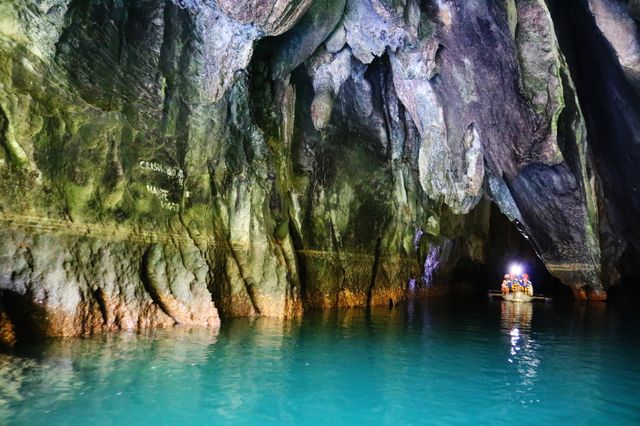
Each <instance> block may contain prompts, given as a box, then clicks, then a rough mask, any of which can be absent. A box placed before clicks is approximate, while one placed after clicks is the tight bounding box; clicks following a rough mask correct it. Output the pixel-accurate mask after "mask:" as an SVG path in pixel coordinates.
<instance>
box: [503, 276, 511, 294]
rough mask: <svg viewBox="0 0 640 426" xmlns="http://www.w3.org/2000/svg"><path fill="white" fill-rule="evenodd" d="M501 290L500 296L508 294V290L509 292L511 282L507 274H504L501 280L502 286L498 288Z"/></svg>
mask: <svg viewBox="0 0 640 426" xmlns="http://www.w3.org/2000/svg"><path fill="white" fill-rule="evenodd" d="M500 288H501V290H502V294H508V293H509V290H511V280H510V279H509V274H504V279H503V280H502V285H501V286H500Z"/></svg>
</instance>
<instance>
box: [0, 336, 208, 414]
mask: <svg viewBox="0 0 640 426" xmlns="http://www.w3.org/2000/svg"><path fill="white" fill-rule="evenodd" d="M216 340H217V331H214V330H203V329H186V328H184V329H183V328H174V329H171V330H155V331H148V332H142V333H139V334H136V333H113V334H105V335H100V336H95V337H90V338H85V339H75V338H66V339H64V338H63V339H51V340H48V341H46V342H43V343H41V344H38V345H35V346H30V347H28V348H26V349H24V350H18V351H17V352H16V353H14V354H3V353H0V424H6V422H7V421H8V420H9V419H13V421H17V420H16V418H15V414H16V413H15V412H14V409H12V408H11V407H15V406H16V404H17V403H20V402H21V401H30V405H31V409H33V410H36V411H39V412H40V413H42V414H48V413H50V412H51V411H53V410H54V409H55V408H56V407H58V406H59V405H60V404H61V403H63V402H65V401H72V400H78V399H83V397H85V396H87V394H88V393H89V391H90V392H94V391H95V390H96V389H98V390H101V391H102V392H101V397H102V398H103V399H102V400H96V399H94V398H86V401H84V403H85V404H87V405H89V406H91V405H94V406H95V407H94V408H95V410H98V411H100V410H101V409H102V408H103V407H102V404H103V403H104V402H105V401H104V400H106V399H113V398H115V397H119V396H122V395H123V392H124V389H130V388H132V387H134V386H136V385H138V384H139V383H144V382H149V383H148V386H149V387H150V388H151V387H153V382H154V381H155V383H156V384H157V383H159V382H160V381H165V380H166V379H167V377H170V376H172V375H175V376H176V377H179V376H180V373H176V370H178V369H184V368H193V367H195V366H197V365H203V364H205V363H206V362H207V348H208V347H209V346H210V345H213V344H215V343H216ZM141 358H142V359H144V366H143V368H137V369H133V370H131V371H128V373H127V374H126V375H122V374H118V373H119V371H120V372H121V370H122V367H123V366H125V365H129V364H130V363H132V362H136V361H138V360H140V359H141ZM114 385H115V386H114ZM36 389H37V390H40V389H44V390H45V392H46V394H47V395H48V397H47V398H46V399H36V400H32V399H31V397H33V396H34V392H35V390H36ZM125 396H127V397H129V395H125ZM18 423H20V422H19V421H18Z"/></svg>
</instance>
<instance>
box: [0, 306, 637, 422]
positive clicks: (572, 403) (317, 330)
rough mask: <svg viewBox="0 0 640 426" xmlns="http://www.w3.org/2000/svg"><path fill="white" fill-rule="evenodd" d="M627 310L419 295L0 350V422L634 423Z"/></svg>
mask: <svg viewBox="0 0 640 426" xmlns="http://www.w3.org/2000/svg"><path fill="white" fill-rule="evenodd" d="M638 325H640V321H639V316H638V315H637V314H636V313H634V312H633V310H632V309H623V308H622V307H620V306H611V305H605V304H593V305H589V304H580V303H569V304H555V303H554V304H534V305H530V304H511V303H506V302H490V301H485V300H480V301H477V300H474V301H472V303H470V302H459V301H451V300H448V299H432V300H429V301H425V302H421V303H417V302H415V303H408V304H407V305H404V306H399V307H396V308H394V309H392V310H389V309H387V308H382V309H373V310H372V311H371V312H367V311H366V310H364V309H345V310H329V311H322V312H311V313H308V314H307V315H306V316H305V318H304V319H301V320H295V321H279V320H267V319H258V320H249V319H241V320H233V321H228V322H226V323H225V324H224V325H223V326H222V328H221V329H220V330H219V331H217V332H212V331H207V330H184V329H174V330H165V331H154V332H148V333H142V334H133V333H115V334H109V335H105V336H99V337H94V338H88V339H58V340H52V341H50V342H47V343H46V344H39V345H31V346H28V347H23V348H21V349H20V350H19V351H16V352H14V353H13V354H0V424H25V425H26V424H28V425H39V424H47V425H52V424H87V423H91V424H114V425H116V424H117V425H122V424H140V425H147V424H149V425H152V424H153V425H158V424H211V423H215V424H256V425H257V424H260V425H262V424H282V423H290V424H294V423H295V424H327V425H333V424H346V423H357V424H363V423H368V424H394V425H397V424H416V423H420V424H443V423H446V424H468V423H474V424H480V423H485V424H488V423H491V424H506V423H513V422H519V423H525V424H542V423H547V422H552V423H559V422H567V423H571V424H604V423H607V424H609V423H611V424H640V386H639V383H640V344H639V343H640V338H639V336H638V332H637V330H638Z"/></svg>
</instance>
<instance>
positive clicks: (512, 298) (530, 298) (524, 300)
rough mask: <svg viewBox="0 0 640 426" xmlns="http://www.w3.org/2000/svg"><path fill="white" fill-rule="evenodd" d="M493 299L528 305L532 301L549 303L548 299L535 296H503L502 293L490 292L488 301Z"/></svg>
mask: <svg viewBox="0 0 640 426" xmlns="http://www.w3.org/2000/svg"><path fill="white" fill-rule="evenodd" d="M494 297H501V298H502V300H506V301H507V302H519V303H528V302H532V301H534V300H543V301H545V302H549V301H551V298H550V297H544V296H541V295H537V294H536V295H533V296H531V295H528V294H525V293H522V292H518V293H507V294H503V293H502V292H499V291H490V292H489V299H493V298H494Z"/></svg>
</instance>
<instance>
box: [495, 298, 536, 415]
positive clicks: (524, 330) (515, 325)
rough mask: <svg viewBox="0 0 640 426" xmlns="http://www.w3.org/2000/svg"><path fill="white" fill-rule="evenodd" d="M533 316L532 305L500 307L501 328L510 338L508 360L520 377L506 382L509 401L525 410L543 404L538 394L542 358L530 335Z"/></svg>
mask: <svg viewBox="0 0 640 426" xmlns="http://www.w3.org/2000/svg"><path fill="white" fill-rule="evenodd" d="M532 317H533V305H532V304H531V303H513V302H502V304H501V329H502V332H503V333H504V334H505V335H506V336H507V337H508V339H509V347H508V355H507V361H508V363H509V364H510V365H513V366H514V367H515V368H516V369H517V371H518V376H519V378H520V380H519V381H518V383H506V385H507V389H509V399H510V400H511V401H513V402H519V403H520V404H522V405H523V406H525V407H528V406H532V405H535V404H536V403H539V402H540V400H539V399H538V398H537V397H536V392H535V384H536V382H537V381H538V369H539V367H540V355H539V345H538V343H537V342H536V341H535V340H534V339H533V337H532V335H531V319H532Z"/></svg>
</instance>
